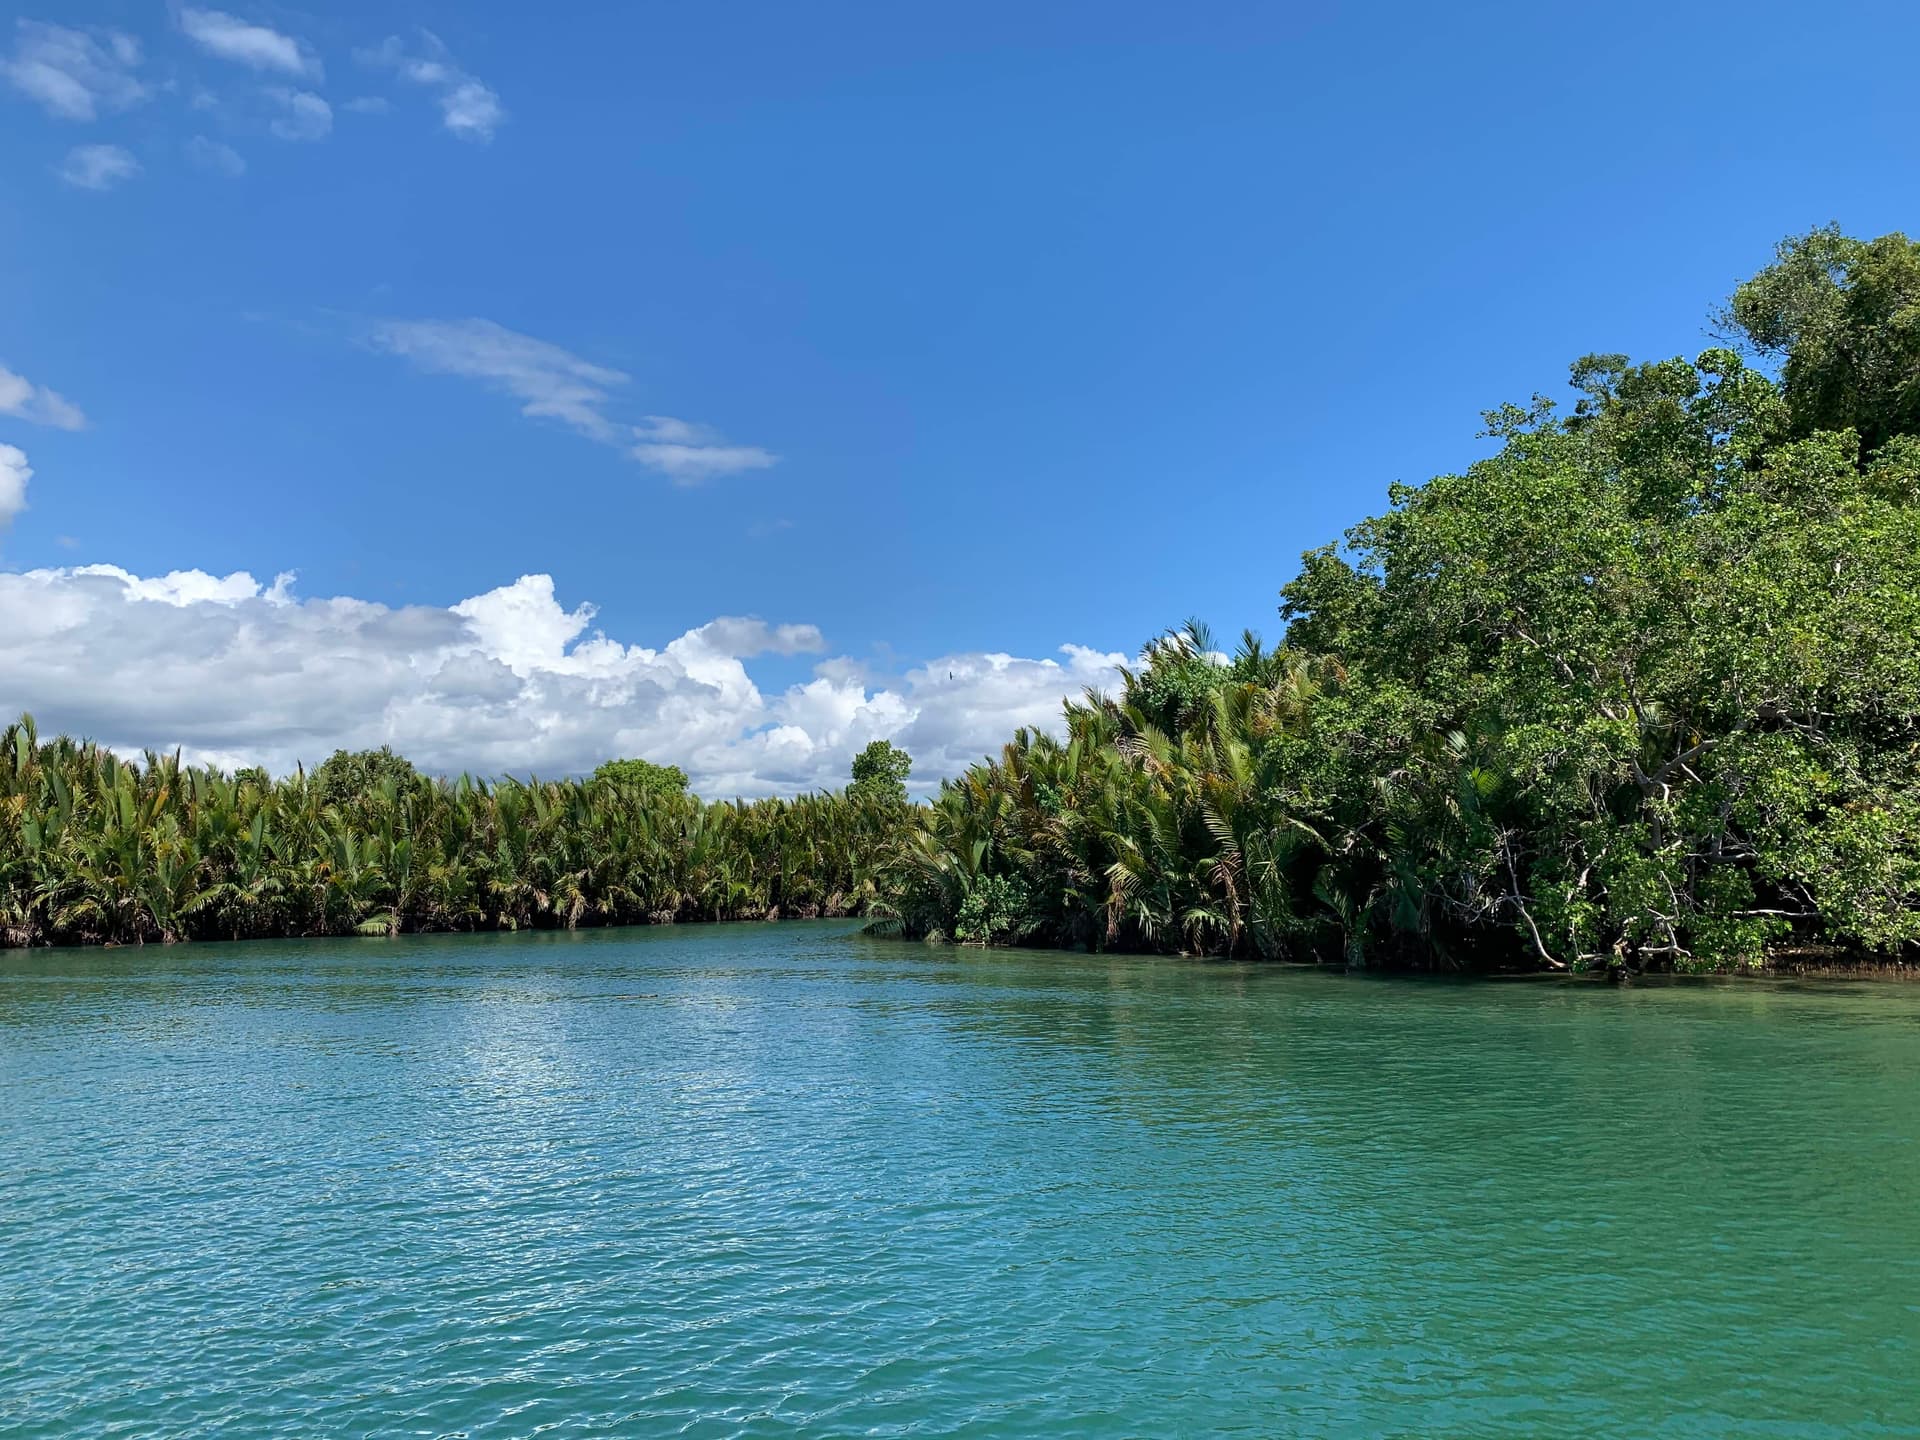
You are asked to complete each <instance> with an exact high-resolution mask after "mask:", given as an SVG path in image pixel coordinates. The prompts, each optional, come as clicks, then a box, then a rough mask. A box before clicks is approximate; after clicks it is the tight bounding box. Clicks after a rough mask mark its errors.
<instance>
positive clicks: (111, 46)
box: [0, 20, 147, 120]
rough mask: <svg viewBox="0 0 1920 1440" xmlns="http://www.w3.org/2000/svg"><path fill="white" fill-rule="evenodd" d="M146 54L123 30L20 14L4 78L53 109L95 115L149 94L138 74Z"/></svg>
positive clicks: (1, 71)
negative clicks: (47, 21)
mask: <svg viewBox="0 0 1920 1440" xmlns="http://www.w3.org/2000/svg"><path fill="white" fill-rule="evenodd" d="M140 59H141V55H140V42H139V41H137V40H135V39H134V38H133V37H132V36H131V35H127V34H124V33H122V32H121V31H118V30H71V29H68V28H67V27H66V26H64V25H48V24H45V23H43V22H41V21H38V20H17V21H15V22H14V40H13V53H12V54H11V55H8V56H6V57H5V58H4V59H0V78H4V79H5V80H6V82H7V84H8V85H10V86H11V87H12V88H13V89H15V90H17V91H19V92H20V93H21V94H22V95H24V96H26V97H27V98H28V99H30V100H33V101H35V102H36V103H37V104H39V105H40V107H41V108H42V109H44V110H45V111H46V112H47V113H48V114H49V115H53V116H56V117H57V118H59V119H62V120H92V119H94V118H96V117H97V116H98V115H99V114H100V113H101V112H102V111H103V110H104V111H113V110H125V109H127V108H128V107H129V106H131V105H136V104H138V103H139V102H140V101H141V100H144V99H145V98H146V96H147V87H146V86H145V85H144V84H142V83H141V81H140V79H139V77H138V76H136V75H135V74H134V71H135V70H137V69H138V68H139V66H140Z"/></svg>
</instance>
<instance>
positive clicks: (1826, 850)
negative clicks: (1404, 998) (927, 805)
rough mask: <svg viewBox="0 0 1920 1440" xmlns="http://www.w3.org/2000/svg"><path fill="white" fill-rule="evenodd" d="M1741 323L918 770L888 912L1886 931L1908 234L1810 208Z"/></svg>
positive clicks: (1533, 428)
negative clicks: (1218, 645) (1861, 234)
mask: <svg viewBox="0 0 1920 1440" xmlns="http://www.w3.org/2000/svg"><path fill="white" fill-rule="evenodd" d="M1726 320H1727V323H1728V324H1730V325H1731V326H1732V327H1733V329H1734V330H1735V331H1736V332H1738V333H1740V334H1742V335H1743V336H1744V338H1745V339H1746V340H1747V342H1748V344H1747V347H1746V348H1747V349H1748V351H1749V353H1757V354H1759V355H1761V356H1765V357H1770V358H1772V359H1775V360H1778V361H1779V362H1780V365H1779V377H1778V379H1775V378H1772V377H1770V376H1769V375H1767V374H1765V373H1763V372H1762V371H1760V370H1757V369H1754V368H1751V367H1750V366H1749V364H1748V363H1746V362H1745V361H1744V360H1743V359H1742V357H1741V355H1740V354H1739V353H1738V352H1736V351H1735V350H1733V349H1717V350H1710V351H1708V352H1707V353H1705V354H1703V355H1702V356H1700V357H1699V359H1698V360H1696V361H1694V362H1693V363H1688V362H1686V361H1684V360H1678V359H1676V360H1669V361H1663V362H1658V363H1654V364H1647V365H1630V364H1628V363H1627V361H1626V360H1625V358H1624V357H1620V356H1590V357H1588V358H1587V359H1585V360H1582V361H1580V362H1579V363H1578V364H1576V365H1575V366H1574V367H1573V382H1574V385H1575V387H1576V388H1577V389H1578V391H1579V392H1580V396H1581V398H1580V399H1579V402H1578V403H1577V404H1576V405H1575V406H1574V408H1573V409H1572V411H1571V413H1569V414H1567V415H1566V416H1565V417H1564V418H1562V417H1560V416H1558V415H1556V413H1555V411H1554V408H1553V407H1552V406H1551V405H1550V404H1549V403H1547V402H1546V401H1544V400H1539V399H1536V400H1535V402H1534V403H1533V404H1531V405H1530V406H1527V407H1524V408H1522V407H1507V408H1505V409H1502V410H1500V411H1496V412H1494V413H1492V414H1491V415H1490V416H1489V417H1488V419H1489V422H1490V430H1489V434H1490V436H1491V438H1493V439H1494V440H1496V441H1497V443H1498V447H1499V448H1498V451H1497V453H1495V454H1494V455H1492V456H1491V457H1490V458H1488V459H1486V460H1484V461H1482V462H1480V463H1478V464H1476V465H1474V466H1472V467H1470V468H1469V469H1468V470H1467V471H1466V472H1465V473H1463V474H1459V475H1444V476H1441V477H1439V478H1437V479H1435V480H1432V481H1430V482H1429V483H1427V484H1425V485H1422V486H1417V487H1411V486H1402V487H1396V488H1395V489H1394V491H1393V492H1392V496H1391V498H1392V509H1391V510H1390V511H1389V512H1388V513H1386V514H1385V515H1381V516H1378V517H1376V518H1374V519H1371V520H1367V521H1365V522H1364V523H1362V524H1360V525H1358V526H1356V527H1355V528H1354V529H1353V530H1352V531H1351V532H1349V534H1348V535H1347V537H1346V543H1345V545H1344V546H1340V547H1336V546H1328V547H1326V548H1324V549H1321V550H1317V551H1314V552H1311V553H1310V554H1308V555H1307V556H1306V557H1305V563H1304V566H1303V568H1302V570H1301V573H1300V575H1299V576H1298V578H1297V579H1295V580H1294V581H1293V582H1292V583H1291V584H1290V585H1288V586H1287V587H1286V588H1285V590H1284V591H1283V601H1284V603H1283V605H1282V614H1283V616H1284V618H1285V620H1286V622H1287V631H1286V635H1285V640H1284V643H1283V645H1282V646H1281V647H1280V648H1279V649H1278V650H1277V651H1272V652H1269V651H1265V650H1263V649H1262V648H1261V646H1260V645H1259V643H1258V642H1257V641H1255V640H1253V639H1252V638H1251V637H1249V638H1248V639H1247V640H1246V641H1245V642H1244V643H1243V644H1242V646H1241V648H1240V651H1239V653H1238V654H1237V655H1236V656H1234V657H1231V658H1228V657H1225V656H1221V655H1218V654H1217V653H1215V652H1214V650H1213V645H1212V642H1211V641H1210V639H1209V638H1208V637H1207V636H1206V634H1205V633H1204V630H1202V629H1201V628H1200V627H1197V626H1194V625H1191V624H1190V625H1189V626H1188V627H1187V628H1186V629H1185V630H1183V631H1181V632H1179V633H1176V634H1173V635H1170V636H1168V637H1166V638H1165V639H1163V640H1162V641H1161V642H1159V643H1158V644H1157V645H1156V646H1154V647H1153V648H1152V649H1151V650H1150V651H1149V653H1148V655H1147V657H1146V660H1145V663H1144V665H1143V666H1142V667H1141V670H1140V673H1139V674H1137V675H1128V676H1127V677H1126V679H1125V684H1124V690H1123V693H1121V694H1120V695H1118V696H1116V697H1113V698H1105V697H1100V696H1090V697H1088V699H1087V701H1086V702H1085V703H1084V704H1080V705H1075V706H1070V707H1069V712H1068V731H1069V734H1068V738H1067V739H1066V740H1065V741H1064V742H1061V741H1056V740H1054V739H1053V738H1052V737H1050V736H1046V735H1032V734H1024V733H1023V734H1021V735H1019V736H1017V737H1016V738H1015V740H1014V741H1013V743H1012V744H1010V745H1008V746H1007V747H1006V749H1005V751H1004V752H1003V754H1002V755H1001V757H1000V758H999V759H997V760H994V761H991V762H989V763H986V764H983V765H981V766H978V767H976V768H975V769H973V770H972V771H970V772H969V773H968V774H966V775H965V776H963V777H962V778H961V779H959V780H957V781H955V782H953V783H951V784H949V785H947V786H946V787H944V789H943V790H942V793H941V794H940V796H939V798H938V799H937V800H936V802H935V803H934V805H933V806H932V809H931V812H930V814H929V816H928V819H927V823H926V824H925V825H924V826H923V827H920V828H919V829H917V830H916V831H914V832H912V833H910V834H907V835H905V836H904V837H903V839H902V840H901V842H900V844H899V845H898V846H897V847H896V851H895V853H894V855H893V856H892V857H891V860H890V862H889V865H888V868H887V879H886V889H887V891H888V894H889V897H890V899H891V901H892V903H893V904H894V905H895V907H896V909H897V913H898V915H899V917H900V919H901V921H902V923H903V924H904V925H905V927H906V928H907V929H909V930H910V931H913V932H919V933H929V934H934V933H937V934H944V935H947V936H950V937H953V938H956V939H961V940H978V941H993V942H1011V941H1023V942H1028V943H1045V944H1088V945H1095V946H1115V947H1125V948H1144V949H1161V950H1178V951H1182V952H1189V953H1236V954H1249V955H1262V956H1295V957H1303V958H1305V957H1315V958H1323V959H1324V958H1333V959H1346V960H1348V961H1349V962H1353V963H1362V962H1368V963H1403V964H1415V965H1442V966H1446V965H1465V964H1471V965H1473V966H1476V967H1487V966H1533V967H1539V966H1542V965H1545V966H1551V967H1571V968H1585V967H1593V966H1605V967H1615V966H1620V967H1656V968H1668V967H1671V968H1679V969H1724V968H1737V967H1742V966H1749V965H1755V964H1759V963H1763V962H1764V961H1765V960H1766V959H1767V958H1768V957H1769V955H1773V954H1778V953H1779V952H1780V950H1782V949H1783V948H1787V947H1795V948H1815V949H1818V950H1820V951H1821V952H1822V953H1835V952H1852V953H1874V954H1877V955H1880V956H1883V957H1891V958H1900V957H1904V956H1907V955H1910V954H1911V953H1912V951H1913V947H1914V946H1915V944H1916V942H1917V941H1920V783H1917V782H1920V773H1917V768H1916V767H1920V434H1916V431H1920V247H1917V246H1915V245H1913V244H1912V243H1910V242H1908V241H1907V240H1906V239H1905V238H1904V237H1902V236H1888V237H1885V238H1883V239H1881V240H1877V241H1874V242H1872V243H1870V244H1863V243H1860V242H1856V241H1852V240H1848V239H1846V238H1844V237H1842V236H1840V235H1838V233H1837V232H1834V231H1819V232H1815V233H1814V234H1813V235H1810V236H1807V237H1803V238H1801V239H1798V240H1793V241H1789V242H1788V243H1786V244H1785V245H1783V246H1782V247H1781V250H1780V253H1779V257H1778V260H1777V263H1776V264H1774V265H1773V266H1771V267H1769V268H1768V269H1767V270H1766V271H1764V272H1763V273H1762V274H1760V275H1759V276H1757V277H1755V279H1753V280H1752V281H1750V282H1748V283H1747V284H1746V285H1743V286H1742V287H1740V289H1739V291H1738V292H1737V293H1736V295H1735V297H1734V300H1733V302H1732V304H1731V305H1730V307H1729V308H1728V310H1727V312H1726Z"/></svg>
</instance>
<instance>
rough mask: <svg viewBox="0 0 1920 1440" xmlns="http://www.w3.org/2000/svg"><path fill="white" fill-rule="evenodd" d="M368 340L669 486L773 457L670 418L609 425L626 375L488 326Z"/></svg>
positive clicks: (396, 332) (400, 331) (419, 327)
mask: <svg viewBox="0 0 1920 1440" xmlns="http://www.w3.org/2000/svg"><path fill="white" fill-rule="evenodd" d="M372 339H373V343H374V344H375V345H376V346H378V347H379V348H380V349H383V350H385V351H387V352H389V353H390V354H394V355H400V356H404V357H405V358H406V359H408V360H410V361H412V362H413V364H414V365H416V366H417V367H418V368H420V369H422V370H428V371H432V372H434V373H436V374H441V375H459V376H462V377H464V378H466V379H469V380H478V381H480V382H481V383H482V384H484V385H486V386H487V387H488V388H489V389H493V390H497V391H500V392H501V393H503V394H506V395H510V396H512V397H513V398H514V399H516V400H518V401H519V402H520V413H521V414H522V415H528V416H532V417H535V418H537V419H548V420H558V421H560V422H561V423H562V424H565V425H569V426H571V427H572V428H573V429H575V430H577V431H579V432H580V433H581V434H582V435H585V436H588V437H589V438H591V439H594V440H598V441H600V442H601V443H602V444H606V445H615V446H618V447H620V448H621V449H622V450H624V451H625V452H626V453H627V454H628V455H629V456H630V457H631V458H633V459H635V460H638V461H639V462H640V463H641V464H643V465H645V466H647V467H648V468H649V469H653V470H657V471H659V472H660V473H661V474H663V475H665V476H667V477H668V478H669V479H670V480H672V481H673V482H674V484H676V485H698V484H700V483H701V482H702V481H705V480H711V479H715V478H717V477H719V476H722V475H735V474H739V473H740V472H742V471H745V470H764V469H766V468H767V467H768V466H770V465H773V464H776V463H778V461H779V458H780V457H779V456H777V455H775V454H773V453H772V452H770V451H767V450H763V449H761V448H759V447H758V446H755V445H733V444H729V443H728V442H727V441H726V439H725V438H724V437H723V436H721V435H720V434H719V433H718V432H717V431H715V430H714V429H713V428H712V427H710V426H707V425H700V424H696V423H694V422H692V421H689V420H678V419H675V418H674V417H673V416H671V415H647V416H644V417H642V419H641V423H640V424H638V425H624V424H619V423H616V422H615V421H614V420H612V419H610V418H608V414H607V411H608V408H609V406H610V404H611V402H612V400H613V392H614V391H615V390H616V389H618V388H619V387H620V386H622V385H625V384H626V383H627V376H626V375H624V374H622V373H621V372H620V371H618V370H613V369H610V368H608V367H607V366H605V365H596V364H594V363H593V362H592V361H590V360H583V359H581V358H580V357H579V356H578V355H575V354H574V353H573V352H572V351H570V350H565V349H562V348H561V347H560V346H558V345H555V344H553V343H551V342H550V341H546V340H538V339H535V338H534V337H533V336H531V335H522V334H520V333H519V332H518V331H514V330H509V329H507V328H506V327H505V326H503V325H496V324H495V323H494V322H493V321H491V320H480V319H469V320H387V321H382V322H381V323H379V324H377V325H375V326H374V328H373V332H372Z"/></svg>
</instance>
